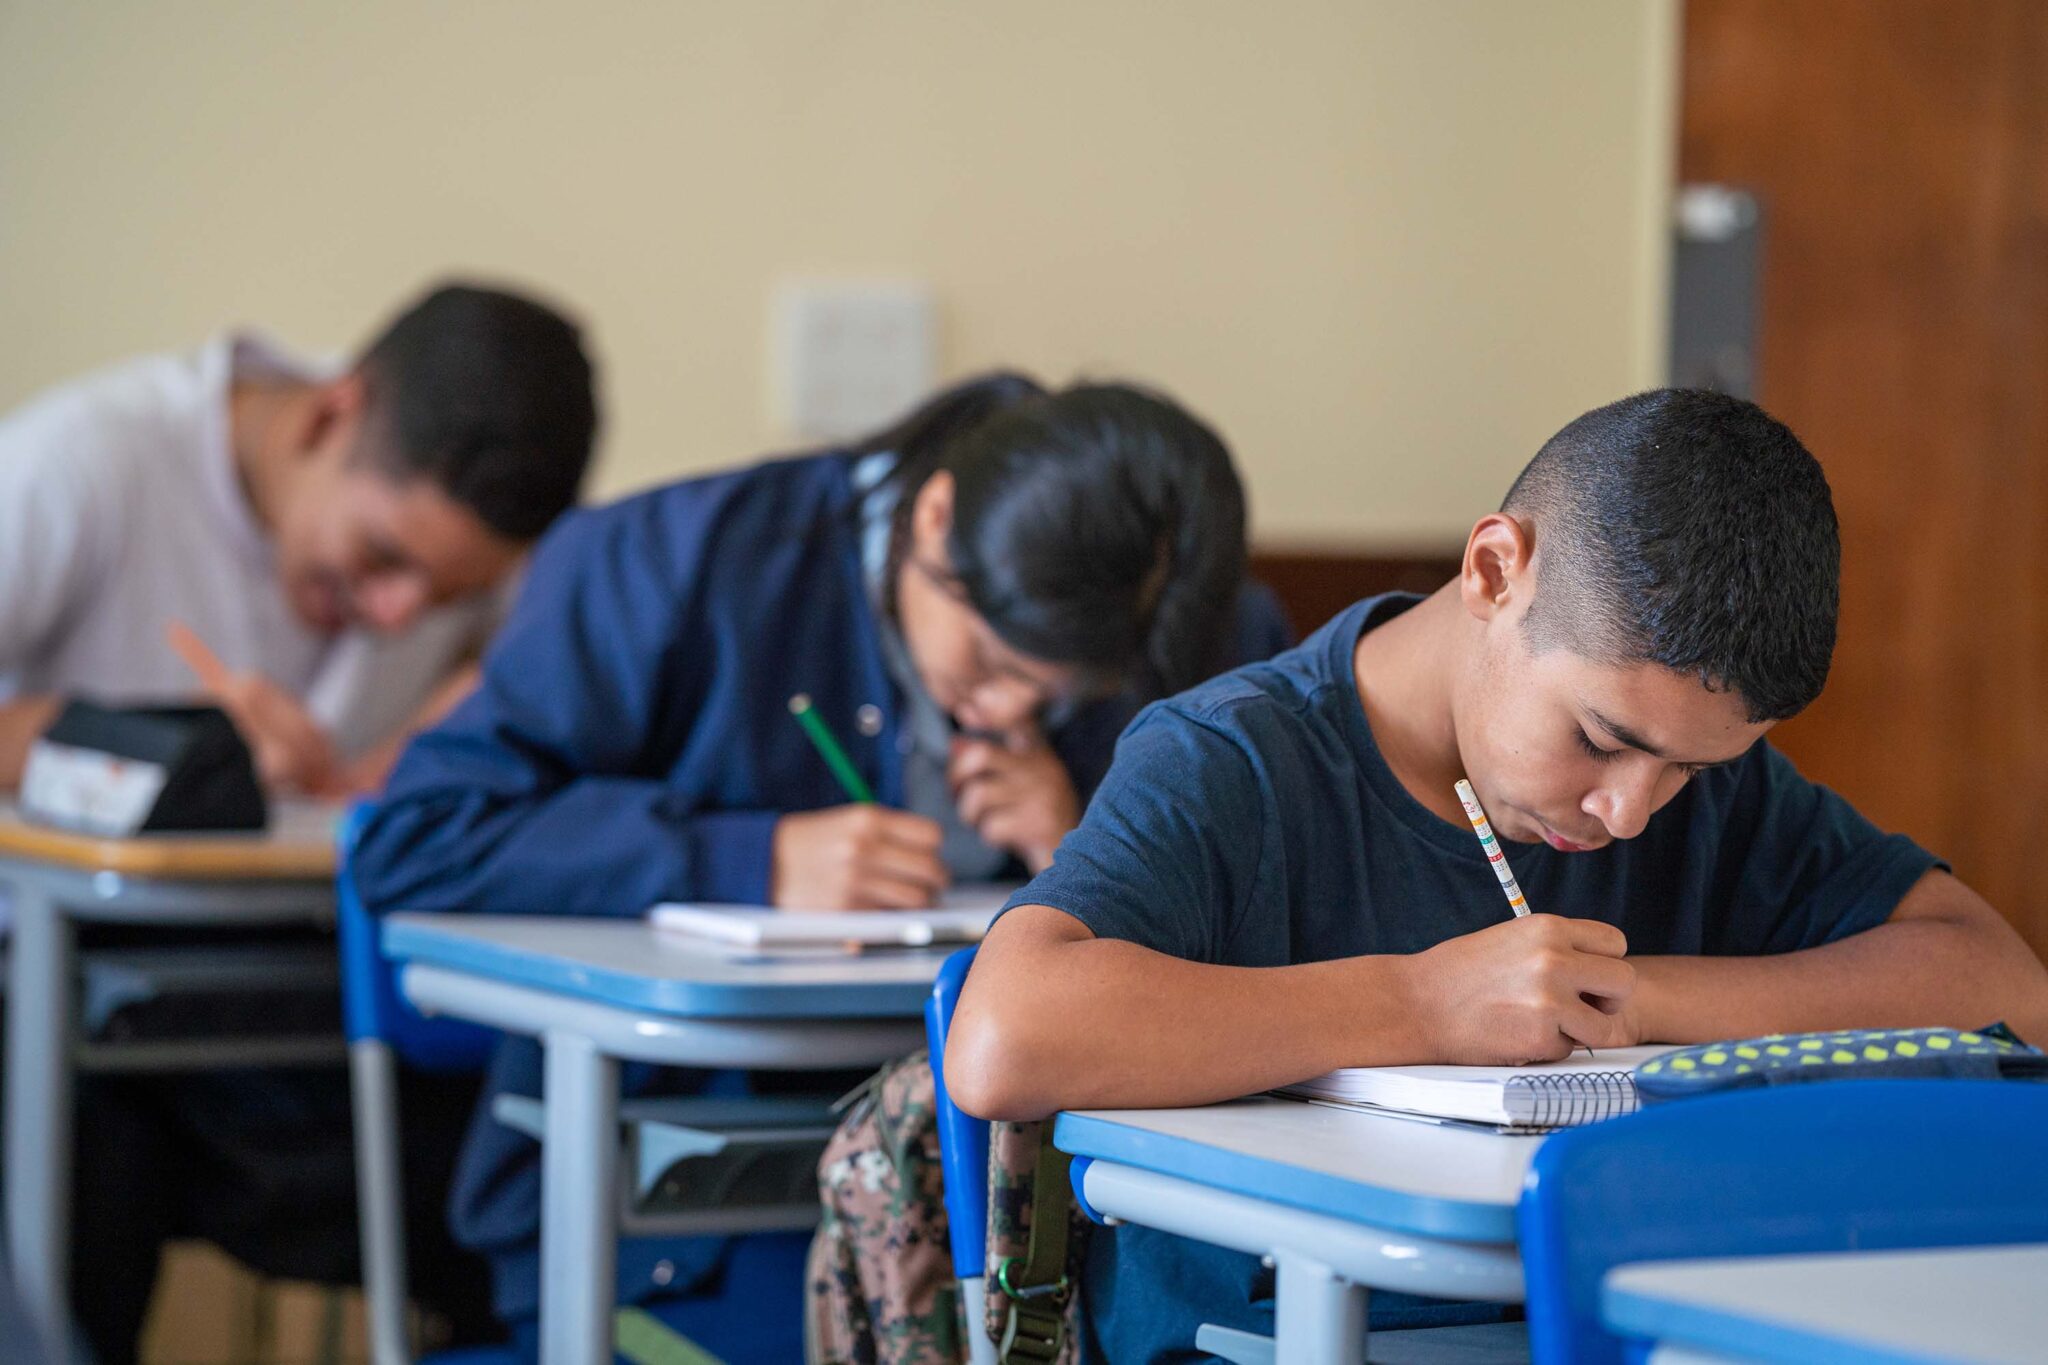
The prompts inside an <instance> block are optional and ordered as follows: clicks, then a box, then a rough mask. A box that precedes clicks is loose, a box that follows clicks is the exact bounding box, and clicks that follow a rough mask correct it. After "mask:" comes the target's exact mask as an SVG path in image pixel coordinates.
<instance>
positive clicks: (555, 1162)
mask: <svg viewBox="0 0 2048 1365" xmlns="http://www.w3.org/2000/svg"><path fill="white" fill-rule="evenodd" d="M543 1044H544V1046H545V1047H546V1049H547V1054H546V1055H547V1061H546V1070H545V1072H544V1076H543V1085H544V1087H545V1089H544V1092H543V1097H544V1098H545V1099H546V1101H547V1128H546V1136H545V1137H544V1138H543V1139H542V1142H541V1174H540V1199H541V1215H540V1341H541V1346H540V1358H541V1365H610V1361H611V1359H612V1306H613V1305H612V1297H613V1295H614V1293H615V1292H616V1288H617V1280H616V1274H617V1271H616V1267H617V1264H618V1240H619V1219H618V1163H619V1063H618V1060H617V1059H616V1058H614V1057H608V1056H606V1055H604V1054H603V1053H601V1052H599V1051H598V1050H597V1047H596V1045H595V1044H593V1043H592V1042H591V1041H590V1039H588V1038H585V1037H581V1036H579V1035H576V1034H570V1033H554V1032H551V1033H549V1034H547V1035H546V1037H545V1038H544V1039H543Z"/></svg>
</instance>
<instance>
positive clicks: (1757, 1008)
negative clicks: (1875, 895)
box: [1632, 907, 2048, 1043]
mask: <svg viewBox="0 0 2048 1365" xmlns="http://www.w3.org/2000/svg"><path fill="white" fill-rule="evenodd" d="M1632 961H1633V962H1634V963H1635V966H1636V980H1637V991H1636V1010H1637V1027H1638V1032H1639V1034H1640V1036H1641V1038H1642V1039H1643V1041H1644V1042H1662V1043H1704V1042H1713V1041H1715V1040H1717V1039H1722V1038H1745V1037H1755V1036H1756V1035H1758V1034H1763V1033H1803V1032H1810V1031H1815V1030H1823V1029H1833V1028H1915V1027H1927V1026H1948V1027H1955V1028H1976V1027H1980V1026H1982V1025H1984V1024H1988V1023H1990V1022H1992V1021H1993V1020H1995V1019H2003V1020H2005V1021H2006V1022H2007V1023H2009V1024H2011V1025H2012V1027H2013V1028H2014V1029H2015V1030H2016V1031H2017V1032H2018V1033H2019V1035H2020V1036H2021V1037H2022V1038H2025V1039H2027V1040H2028V1041H2030V1042H2041V1041H2043V1040H2048V970H2044V969H2043V968H2042V966H2041V963H2040V962H2039V960H2037V959H2036V958H2035V957H2034V955H2033V953H2032V952H2031V951H2029V950H2028V948H2027V946H2026V944H2025V943H2024V942H2022V941H2021V939H2020V937H2019V935H2018V934H2016V933H2014V932H2013V931H2012V929H2011V927H2010V926H2009V925H2007V924H2006V923H2005V921H2004V920H2003V919H2001V918H1999V917H1998V915H1997V914H1996V912H1994V911H1990V910H1989V908H1988V907H1986V908H1985V910H1984V912H1983V913H1982V914H1981V915H1980V914H1977V913H1975V912H1974V911H1972V912H1967V913H1961V914H1958V915H1955V916H1953V917H1948V916H1931V915H1930V916H1920V915H1908V916H1904V917H1895V918H1893V919H1892V920H1891V921H1890V922H1888V923H1885V924H1881V925H1879V926H1877V927H1876V928H1874V929H1871V930H1868V931H1867V932H1864V933H1861V934H1855V935H1852V936H1851V937H1849V938H1845V939H1840V940H1838V941H1836V942H1834V943H1829V944H1826V945H1823V946H1821V947H1818V948H1809V949H1806V950H1804V951H1802V952H1795V953H1784V954H1781V955H1778V956H1773V957H1648V958H1635V959H1632Z"/></svg>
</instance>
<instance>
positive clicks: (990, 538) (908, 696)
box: [354, 374, 1286, 1359]
mask: <svg viewBox="0 0 2048 1365" xmlns="http://www.w3.org/2000/svg"><path fill="white" fill-rule="evenodd" d="M1244 563H1245V548H1244V496H1243V491H1242V488H1241V486H1240V484H1239V481H1238V477H1237V474H1236V471H1235V470H1234V468H1233V467H1232V464H1231V460H1230V456H1229V454H1228V452H1227V451H1226V450H1225V449H1224V446H1223V444H1222V442H1221V441H1220V440H1218V439H1217V437H1216V435H1215V434H1214V433H1213V432H1211V431H1210V430H1209V429H1208V428H1207V427H1206V426H1204V425H1203V424H1202V423H1201V422H1199V421H1198V420H1196V419H1195V418H1194V417H1192V416H1190V415H1189V414H1188V413H1187V412H1186V411H1184V410H1183V409H1181V408H1180V407H1178V406H1177V405H1175V404H1174V403H1172V402H1171V401H1169V400H1167V399H1165V398H1163V397H1160V396H1158V395H1155V394H1150V393H1147V392H1144V391H1142V390H1140V389H1137V388H1133V387H1130V386H1127V385H1120V384H1097V385H1077V386H1074V387H1071V388H1067V389H1063V390H1058V391H1047V390H1045V389H1043V388H1041V387H1040V386H1039V385H1037V384H1036V383H1034V382H1032V381H1031V380H1029V379H1026V378H1024V377H1022V376H1018V375H1014V374H992V375H988V376H986V377H983V378H979V379H975V380H972V381H970V382H967V383H965V384H962V385H959V386H958V387H956V388H953V389H950V390H948V391H946V392H944V393H942V394H940V395H938V396H937V397H936V398H934V399H932V400H931V401H930V402H928V403H927V404H926V405H925V406H924V407H923V408H921V409H919V410H918V411H917V412H915V413H913V414H912V415H910V416H909V417H908V418H906V419H904V420H903V421H902V422H900V423H898V424H897V425H896V426H894V427H892V428H891V429H889V430H887V431H884V432H880V433H877V434H876V435H875V436H873V437H871V438H869V439H867V440H864V441H859V442H855V443H853V444H852V445H850V446H848V447H846V448H843V449H836V450H831V451H825V452H820V453H814V454H810V455H803V456H798V457H795V458H790V459H784V460H778V461H772V462H770V463H767V464H763V465H758V466H755V467H753V468H749V469H743V470H739V471H735V472H732V473H727V474H721V475H714V476H711V477H708V478H703V479H696V480H691V481H687V482H683V483H679V484H674V485H670V486H668V487H665V488H660V489H656V490H654V491H652V492H649V493H645V494H641V495H639V496H637V497H633V498H629V499H626V500H624V501H622V502H619V503H616V504H614V505H612V506H609V507H605V508H601V509H597V510H594V511H588V512H584V513H580V514H577V515H575V516H572V517H571V518H569V519H568V520H567V521H566V522H564V523H563V524H562V525H561V526H560V527H559V528H558V529H557V530H556V531H555V532H554V533H552V534H551V535H550V536H549V537H548V538H547V540H546V541H544V542H543V544H542V545H541V547H540V549H539V551H538V552H537V554H536V557H535V560H534V563H533V566H532V569H531V572H530V574H529V576H528V579H527V582H526V586H525V590H524V592H523V594H522V596H521V599H520V601H519V603H518V605H517V607H516V608H515V609H514V611H513V614H512V617H511V620H510V621H509V622H508V624H507V625H506V627H505V629H504V631H503V632H502V634H501V635H500V637H499V639H498V642H497V644H496V645H495V646H494V647H493V649H492V651H491V653H490V654H489V656H488V657H487V658H486V659H485V662H484V669H483V682H482V685H481V686H480V687H479V689H478V691H477V693H476V695H475V696H474V697H473V698H472V699H471V700H470V701H468V702H467V703H465V704H464V705H463V706H462V707H461V708H460V709H459V710H458V711H457V712H456V713H455V714H453V715H452V716H451V717H449V719H448V720H447V721H446V722H445V723H443V724H442V725H441V726H440V727H439V728H437V729H435V730H433V731H430V732H428V733H427V734H424V735H422V736H421V737H420V738H419V739H417V740H416V741H415V742H414V743H413V745H412V747H411V748H410V749H409V750H408V751H407V752H406V754H405V756H404V758H403V759H402V760H401V761H400V763H399V766H398V768H397V770H396V771H395V773H394V774H393V776H392V780H391V784H390V787H389V790H388V792H387V794H386V796H385V799H384V800H383V802H382V803H381V805H380V806H379V808H378V810H377V812H376V813H375V815H374V816H373V818H372V819H371V821H370V823H369V825H368V828H367V829H366V830H365V831H364V833H363V836H362V839H361V842H360V844H359V846H358V851H357V854H356V860H355V863H354V868H355V872H356V877H357V881H358V884H359V886H360V888H361V890H362V893H363V895H364V897H365V899H366V900H367V901H368V903H370V904H372V905H374V906H376V907H377V908H378V909H380V910H400V909H440V910H465V909H475V910H485V909H488V910H490V911H493V912H497V913H503V912H507V911H515V912H516V911H530V912H535V913H549V914H564V913H580V914H595V915H622V916H624V915H639V914H641V913H643V912H644V911H645V910H646V908H647V907H648V906H650V905H652V904H654V903H656V902H659V901H664V900H685V901H725V902H751V903H755V904H772V905H782V906H804V907H821V908H823V907H838V906H882V907H916V906H923V905H927V904H930V903H931V901H932V899H933V898H934V897H935V896H936V895H937V894H938V893H939V892H940V891H942V890H943V889H944V888H945V887H946V886H947V885H948V884H949V883H950V882H952V881H954V880H961V879H981V878H987V877H991V876H1000V875H1003V874H1005V873H1006V872H1008V873H1010V874H1012V875H1015V874H1018V873H1021V872H1025V871H1037V870H1040V869H1042V868H1044V867H1045V866H1047V865H1048V864H1049V863H1050V862H1051V860H1052V855H1053V850H1054V849H1055V848H1056V847H1057V845H1058V843H1059V841H1060V839H1061V838H1062V837H1063V836H1064V835H1065V834H1066V832H1067V831H1068V830H1069V829H1071V828H1072V827H1073V826H1074V825H1075V823H1077V821H1078V819H1079V815H1080V811H1081V808H1082V806H1083V804H1085V801H1086V799H1087V796H1088V795H1089V793H1090V792H1092V790H1093V789H1094V786H1095V785H1096V783H1097V782H1098V781H1099V780H1100V778H1101V776H1102V774H1103V773H1104V772H1105V771H1106V770H1107V767H1108V764H1109V759H1110V754H1111V750H1112V748H1113V746H1114V743H1115V739H1116V736H1117V734H1118V733H1119V731H1120V730H1121V729H1122V727H1123V725H1124V724H1125V723H1126V722H1127V721H1128V720H1129V719H1130V718H1131V716H1132V715H1133V714H1135V711H1136V709H1137V707H1138V706H1139V705H1140V704H1141V703H1142V702H1143V701H1144V700H1147V699H1149V698H1151V697H1154V696H1159V695H1163V694H1164V693H1166V692H1168V691H1173V690H1178V689H1180V688H1183V687H1186V686H1188V685H1191V684H1192V683H1194V682H1196V681H1199V680H1200V679H1201V678H1203V677H1206V676H1208V675H1209V674H1210V673H1212V672H1215V671H1218V670H1220V669H1222V668H1225V667H1229V666H1232V665H1233V664H1235V663H1237V662H1240V661H1246V660H1250V659H1253V658H1263V657H1266V656H1267V655H1269V654H1271V653H1273V652H1275V651H1276V650H1277V649H1279V648H1280V647H1282V646H1283V645H1284V643H1285V635H1286V631H1285V627H1284V625H1283V624H1282V621H1281V618H1280V615H1279V611H1278V607H1277V604H1275V603H1274V602H1273V600H1272V598H1271V596H1270V594H1265V593H1263V592H1258V593H1248V592H1246V590H1245V583H1244ZM798 693H804V694H807V695H808V696H809V697H810V698H811V699H812V703H813V705H814V706H815V708H816V710H817V712H818V713H819V715H820V717H821V718H822V719H824V720H825V721H826V723H827V724H828V725H829V726H830V727H831V728H832V729H833V730H834V731H835V732H837V734H838V735H839V737H840V739H841V740H842V742H843V743H844V744H845V746H846V748H847V750H848V753H849V756H850V757H851V759H852V761H853V763H854V764H855V766H856V767H857V768H859V769H860V771H861V774H862V776H863V777H864V778H865V780H866V781H867V783H868V785H869V786H870V787H871V788H872V789H873V790H874V791H875V792H876V794H877V796H878V797H879V803H878V804H849V803H848V801H847V798H846V796H845V794H844V792H843V791H842V790H841V789H840V788H839V787H838V785H837V784H836V782H835V779H834V778H833V776H832V774H831V772H830V771H829V770H828V769H827V768H826V766H825V765H824V764H823V763H822V762H821V761H820V760H819V759H818V756H817V755H816V753H815V752H813V751H812V750H811V748H810V746H809V744H808V743H807V741H806V740H805V737H804V735H803V733H802V731H801V729H800V728H799V727H798V726H797V725H796V724H795V723H794V721H793V720H792V719H791V716H790V713H789V705H788V704H789V701H790V699H791V697H792V696H793V695H795V694H798ZM631 1070H632V1069H631V1068H629V1072H630V1071H631ZM539 1071H540V1068H539V1052H538V1049H537V1047H536V1046H535V1045H534V1044H532V1043H531V1042H529V1041H526V1040H509V1041H508V1042H507V1043H506V1044H504V1045H503V1047H502V1048H501V1050H500V1052H499V1055H498V1057H497V1058H496V1060H495V1062H494V1064H493V1069H492V1075H491V1077H490V1081H489V1083H488V1085H487V1094H486V1097H485V1101H484V1103H485V1105H486V1109H485V1113H486V1114H487V1113H488V1108H487V1106H488V1104H489V1100H490V1094H491V1093H495V1092H497V1091H500V1090H511V1091H516V1092H519V1093H524V1094H534V1093H537V1089H538V1083H539ZM635 1079H636V1080H637V1081H639V1082H641V1083H643V1084H644V1083H645V1082H646V1078H644V1077H643V1078H635ZM664 1083H665V1084H667V1085H668V1086H669V1087H670V1088H674V1087H675V1086H677V1085H681V1086H684V1087H686V1088H691V1089H702V1088H704V1087H705V1086H707V1085H708V1086H711V1087H713V1088H725V1087H733V1086H744V1085H745V1084H746V1083H747V1078H745V1077H738V1076H731V1075H721V1076H715V1077H710V1078H707V1077H705V1076H703V1075H696V1076H689V1077H679V1076H677V1075H676V1074H675V1073H669V1074H668V1076H667V1077H666V1080H665V1082H664ZM537 1167H538V1156H537V1149H536V1147H535V1145H534V1144H532V1143H531V1142H529V1141H527V1140H526V1139H524V1138H522V1137H520V1136H518V1135H516V1134H514V1133H513V1132H511V1130H509V1129H506V1128H504V1127H501V1126H499V1125H497V1124H495V1123H493V1122H490V1121H489V1120H488V1119H487V1118H480V1120H479V1121H478V1123H477V1124H476V1125H475V1127H474V1129H473V1130H472V1135H471V1140H470V1142H469V1145H468V1147H467V1149H466V1150H465V1152H464V1153H463V1158H462V1163H461V1167H460V1169H459V1170H458V1173H457V1180H456V1189H455V1194H454V1200H453V1204H454V1207H453V1210H452V1213H453V1219H454V1223H455V1227H456V1231H457V1233H458V1236H460V1237H461V1238H462V1240H463V1241H464V1242H465V1243H467V1244H469V1245H472V1246H475V1247H477V1248H479V1249H480V1250H484V1251H485V1252H487V1254H489V1255H491V1257H492V1258H493V1261H494V1269H495V1272H496V1292H497V1306H498V1310H499V1312H500V1314H501V1315H502V1316H504V1317H506V1318H508V1319H510V1320H513V1321H514V1322H515V1323H521V1322H530V1320H531V1318H532V1315H533V1313H534V1311H535V1308H536V1301H537V1297H538V1290H537V1272H538V1267H537V1255H538V1207H537V1198H536V1195H537V1185H538V1181H537ZM802 1175H803V1178H804V1179H805V1180H806V1182H807V1180H808V1172H804V1173H802ZM802 1243H803V1239H802V1238H800V1237H792V1236H787V1235H780V1236H763V1237H753V1238H745V1239H719V1238H693V1239H648V1240H645V1241H639V1240H636V1241H629V1242H626V1243H624V1244H622V1245H621V1247H620V1255H619V1280H620V1283H619V1299H620V1302H622V1303H649V1304H650V1306H653V1304H652V1303H651V1302H650V1301H656V1300H671V1301H675V1302H676V1304H677V1305H678V1306H679V1307H686V1305H687V1302H688V1300H689V1299H690V1297H691V1296H692V1295H693V1294H694V1295H696V1296H698V1297H700V1298H701V1297H704V1296H707V1295H710V1294H711V1293H712V1292H713V1291H712V1289H711V1286H714V1285H716V1284H717V1283H719V1281H720V1276H719V1267H720V1265H721V1264H722V1262H723V1261H724V1260H725V1259H726V1257H727V1256H728V1254H729V1255H730V1256H732V1257H736V1258H744V1259H745V1264H746V1265H748V1266H749V1267H751V1269H750V1270H748V1271H746V1272H744V1273H748V1274H753V1275H765V1276H770V1277H772V1278H774V1279H775V1280H776V1281H777V1282H776V1283H774V1284H754V1285H751V1286H750V1287H749V1289H748V1294H749V1297H750V1299H752V1300H754V1302H755V1304H756V1305H757V1307H756V1311H753V1312H750V1313H749V1314H748V1318H749V1320H750V1322H751V1323H752V1324H753V1325H754V1326H755V1327H757V1328H758V1327H759V1326H761V1325H762V1324H765V1323H770V1322H779V1321H781V1320H782V1319H783V1318H784V1317H785V1316H786V1319H787V1323H788V1329H789V1331H790V1332H791V1333H792V1334H793V1333H795V1331H796V1330H797V1323H798V1321H799V1317H800V1314H799V1313H798V1310H797V1304H798V1302H799V1299H798V1294H799V1289H800V1276H799V1273H798V1266H799V1264H800V1262H801V1257H802ZM763 1257H766V1258H767V1259H766V1260H763V1259H762V1258H763ZM778 1257H780V1258H781V1259H779V1260H778V1259H777V1258H778ZM740 1273H743V1272H741V1271H740V1270H738V1269H737V1268H735V1270H734V1271H733V1274H735V1275H738V1274H740ZM771 1290H773V1291H774V1292H773V1293H772V1294H771V1293H770V1292H769V1291H771ZM764 1299H766V1300H769V1301H773V1302H776V1303H778V1304H781V1303H786V1305H787V1307H788V1312H787V1314H786V1315H785V1314H781V1313H777V1312H774V1311H769V1310H761V1309H759V1308H758V1304H759V1302H761V1301H763V1300H764ZM664 1316H674V1315H671V1314H668V1313H666V1312H665V1313H664ZM676 1320H678V1321H688V1320H689V1318H688V1313H687V1311H683V1312H681V1314H680V1316H678V1317H676ZM794 1342H795V1337H794V1335H792V1336H791V1337H790V1339H789V1341H788V1342H780V1343H778V1344H777V1345H776V1346H775V1348H774V1349H776V1350H785V1348H786V1353H785V1354H781V1355H773V1354H769V1353H767V1352H768V1351H769V1348H768V1347H766V1346H763V1347H760V1349H761V1350H762V1351H763V1352H764V1354H763V1355H762V1358H764V1359H767V1358H776V1359H784V1358H795V1349H796V1348H795V1346H794ZM703 1344H704V1345H705V1346H707V1347H708V1348H710V1349H712V1350H714V1351H717V1352H719V1353H720V1354H721V1355H725V1356H726V1357H727V1358H728V1359H739V1358H742V1355H743V1351H742V1350H741V1349H740V1344H739V1343H734V1342H723V1343H722V1342H720V1341H715V1340H706V1341H704V1343H703Z"/></svg>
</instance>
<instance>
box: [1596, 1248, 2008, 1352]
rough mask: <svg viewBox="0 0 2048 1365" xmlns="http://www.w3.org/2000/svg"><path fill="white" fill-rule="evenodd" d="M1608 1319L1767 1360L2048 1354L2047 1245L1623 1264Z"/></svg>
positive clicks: (1670, 1339) (1610, 1294)
mask: <svg viewBox="0 0 2048 1365" xmlns="http://www.w3.org/2000/svg"><path fill="white" fill-rule="evenodd" d="M1601 1304H1602V1309H1603V1313H1602V1316H1603V1317H1604V1318H1605V1319H1606V1320H1607V1323H1608V1325H1609V1326H1610V1327H1611V1328H1613V1329H1615V1330H1617V1331H1620V1332H1624V1333H1626V1334H1628V1335H1631V1336H1638V1337H1645V1338H1649V1339H1651V1340H1654V1341H1657V1342H1659V1343H1662V1344H1664V1345H1669V1346H1684V1347H1689V1348H1691V1349H1694V1350H1701V1351H1712V1352H1719V1353H1721V1354H1724V1355H1731V1356H1735V1357H1737V1358H1739V1359H1753V1360H1767V1361H1799V1362H1809V1361H1811V1362H1827V1361H1848V1360H1856V1361H1937V1360H1938V1361H2039V1360H2042V1359H2044V1358H2048V1246H2040V1245H2036V1246H2011V1247H1965V1248H1949V1249H1943V1250H1938V1251H1905V1252H1899V1251H1883V1252H1880V1251H1865V1252H1847V1253H1842V1254H1836V1255H1826V1256H1750V1257H1731V1258H1727V1259H1717V1260H1699V1261H1658V1262H1654V1263H1649V1264H1643V1265H1630V1266H1620V1267H1617V1268H1616V1269H1614V1270H1612V1271H1610V1272H1609V1273H1608V1275H1607V1280H1606V1285H1605V1288H1604V1292H1603V1294H1602V1296H1601Z"/></svg>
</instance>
